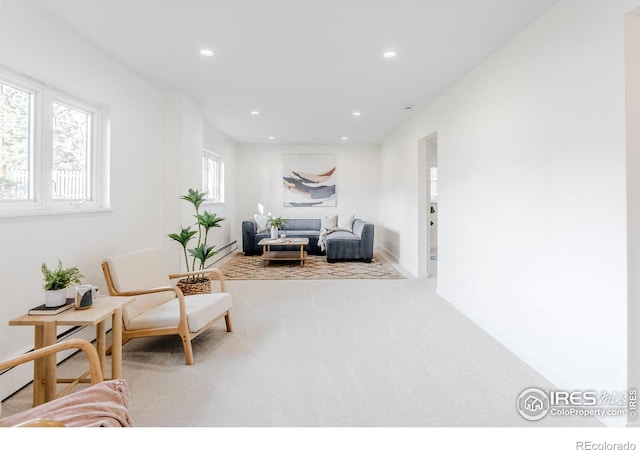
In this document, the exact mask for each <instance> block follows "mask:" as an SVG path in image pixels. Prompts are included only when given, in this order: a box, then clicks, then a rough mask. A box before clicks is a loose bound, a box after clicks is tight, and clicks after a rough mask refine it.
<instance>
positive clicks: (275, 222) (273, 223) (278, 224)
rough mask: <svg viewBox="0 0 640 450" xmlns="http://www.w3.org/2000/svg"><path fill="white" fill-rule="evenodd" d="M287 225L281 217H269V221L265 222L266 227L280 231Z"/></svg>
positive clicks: (285, 220)
mask: <svg viewBox="0 0 640 450" xmlns="http://www.w3.org/2000/svg"><path fill="white" fill-rule="evenodd" d="M286 224H287V219H283V218H282V217H281V216H278V217H276V216H271V217H270V218H269V220H267V225H268V226H270V227H272V228H277V229H278V230H281V229H282V228H284V226H285V225H286Z"/></svg>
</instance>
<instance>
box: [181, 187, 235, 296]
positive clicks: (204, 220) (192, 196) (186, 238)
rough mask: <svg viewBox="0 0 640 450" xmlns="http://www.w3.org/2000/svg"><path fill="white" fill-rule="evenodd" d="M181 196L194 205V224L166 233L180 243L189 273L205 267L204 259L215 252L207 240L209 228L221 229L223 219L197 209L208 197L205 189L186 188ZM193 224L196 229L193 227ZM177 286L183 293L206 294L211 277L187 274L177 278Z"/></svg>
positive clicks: (206, 259) (208, 290) (209, 290)
mask: <svg viewBox="0 0 640 450" xmlns="http://www.w3.org/2000/svg"><path fill="white" fill-rule="evenodd" d="M180 198H181V199H182V200H185V201H186V202H188V203H190V204H191V205H193V207H194V209H195V214H194V217H195V219H196V223H195V224H194V225H191V226H188V227H180V232H179V233H171V234H169V235H168V236H169V238H171V239H173V240H174V241H176V242H178V243H179V244H180V245H181V246H182V251H183V254H184V262H185V266H186V268H187V271H188V272H195V271H199V270H204V269H205V268H206V265H207V261H208V260H209V259H210V258H211V257H213V256H214V255H215V254H216V251H215V245H209V244H208V242H207V240H208V238H209V230H211V229H212V228H220V222H222V221H223V220H224V219H223V218H222V217H218V216H217V215H216V214H213V213H210V212H209V211H203V212H202V213H201V212H200V206H202V204H203V203H204V202H205V200H206V198H207V193H206V192H202V191H200V190H198V189H195V190H194V189H189V193H188V194H187V195H183V196H182V197H180ZM193 226H196V227H197V228H196V229H193V230H192V227H193ZM192 241H195V246H194V247H191V248H189V244H190V243H191V242H192ZM178 287H179V288H180V289H181V290H182V292H183V293H184V294H185V295H193V294H205V293H206V294H208V293H210V292H211V283H210V280H209V278H207V277H206V275H204V274H198V275H189V276H188V277H187V278H182V279H180V280H179V281H178Z"/></svg>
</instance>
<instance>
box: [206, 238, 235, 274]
mask: <svg viewBox="0 0 640 450" xmlns="http://www.w3.org/2000/svg"><path fill="white" fill-rule="evenodd" d="M237 248H238V241H231V242H229V243H228V244H224V245H223V246H222V247H220V248H218V249H217V250H216V254H215V255H213V258H212V260H211V263H210V264H209V265H208V266H207V268H209V267H211V266H213V265H214V264H215V263H217V262H218V261H220V260H221V259H222V258H224V257H225V256H227V255H228V254H229V253H232V252H234V251H235V250H236V249H237Z"/></svg>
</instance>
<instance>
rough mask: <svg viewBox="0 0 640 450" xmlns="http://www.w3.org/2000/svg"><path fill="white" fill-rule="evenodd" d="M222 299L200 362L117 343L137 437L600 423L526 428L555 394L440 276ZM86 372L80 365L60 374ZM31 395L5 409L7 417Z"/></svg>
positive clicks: (252, 285) (258, 284) (248, 285)
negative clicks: (529, 392) (537, 400)
mask: <svg viewBox="0 0 640 450" xmlns="http://www.w3.org/2000/svg"><path fill="white" fill-rule="evenodd" d="M228 291H229V292H231V293H232V294H233V298H234V306H233V310H232V320H233V324H234V331H233V332H232V333H227V332H226V331H225V328H224V321H222V320H221V321H219V322H217V323H216V324H214V326H213V327H212V328H211V329H209V330H208V331H206V332H205V333H203V334H202V335H200V336H199V337H198V338H197V339H195V340H194V341H193V346H194V348H193V350H194V356H195V364H194V365H192V366H187V365H186V364H185V360H184V352H183V350H182V344H181V341H180V339H179V338H178V337H176V336H164V337H149V338H140V339H134V340H132V341H131V342H128V343H127V344H125V346H124V349H123V350H124V351H123V367H122V373H123V377H124V378H125V379H126V380H127V381H128V383H129V385H130V388H131V402H130V413H131V417H132V418H133V422H134V425H135V426H136V427H172V428H175V427H187V428H189V430H187V431H186V432H185V433H184V434H181V435H182V436H183V440H184V439H185V438H186V442H195V441H193V434H192V433H193V431H192V430H191V428H192V427H215V428H216V429H219V428H220V427H599V426H602V423H601V422H599V421H598V420H597V419H595V418H593V417H570V416H568V417H561V416H548V417H545V418H544V419H543V420H540V421H537V422H531V421H527V420H525V419H523V418H522V417H521V416H520V415H519V414H518V412H517V410H516V400H517V398H518V395H519V394H520V393H521V392H522V391H523V390H524V389H526V388H530V387H538V388H541V389H553V386H552V385H551V384H550V383H549V382H548V381H547V380H546V379H544V378H543V377H542V376H540V374H538V373H536V372H535V371H534V370H533V369H532V368H531V367H529V366H528V365H527V364H525V363H524V362H523V361H521V360H520V359H518V358H517V357H516V356H515V355H514V354H513V353H511V352H510V351H509V350H507V349H506V348H505V347H504V346H502V345H500V344H499V343H498V342H497V341H496V340H495V339H493V338H492V337H491V336H489V335H488V334H487V333H486V332H485V331H483V330H482V329H480V328H479V327H478V326H477V325H476V324H474V323H473V322H471V321H470V320H469V319H468V318H466V317H465V316H464V315H462V314H461V313H460V312H459V311H458V310H456V309H455V308H454V307H453V306H451V305H450V304H449V303H447V302H446V301H444V300H443V299H442V298H440V297H439V296H438V295H437V294H436V293H435V280H434V279H427V280H421V279H410V278H406V279H402V280H310V281H306V280H289V281H273V280H270V281H229V283H228ZM107 359H110V358H107ZM83 362H84V358H82V357H81V356H79V355H74V356H72V357H71V358H69V359H68V360H67V361H65V362H63V363H62V364H60V366H59V368H58V374H59V375H60V376H62V377H66V376H71V375H73V374H77V373H79V372H81V370H77V369H80V368H82V369H84V367H86V364H80V363H83ZM107 364H108V365H110V364H109V362H107ZM32 392H33V391H32V385H31V384H30V385H29V386H27V387H26V388H25V389H23V390H21V391H20V392H18V393H17V394H16V395H14V396H12V397H11V398H9V399H8V400H6V401H4V402H3V405H2V406H3V408H2V413H3V416H4V415H10V414H12V413H14V412H17V410H21V409H24V408H28V407H29V405H30V403H31V400H32ZM153 432H154V433H157V431H156V430H154V431H153ZM218 436H219V432H218V431H216V434H215V435H212V436H211V438H212V439H218ZM189 439H191V441H189ZM105 442H109V443H110V445H112V446H113V442H112V441H111V440H105ZM212 442H214V440H212ZM215 442H217V441H215ZM574 442H575V440H574ZM95 444H96V442H94V443H93V444H92V445H93V446H95ZM298 444H300V442H298ZM334 444H335V443H334ZM394 444H395V446H398V445H397V444H398V442H397V441H394V442H392V443H390V444H389V446H391V445H394ZM175 445H176V443H175V442H174V443H173V446H174V447H175ZM573 445H575V444H573ZM263 446H264V445H263V443H258V444H257V445H256V447H260V448H263ZM303 446H304V445H303ZM154 447H155V446H154ZM225 447H226V445H225ZM312 447H314V448H316V447H317V446H312ZM354 447H355V448H357V447H359V445H358V443H354V445H352V446H350V447H349V448H354ZM402 447H406V446H405V445H402ZM425 447H429V446H425ZM516 447H517V446H514V447H513V448H516ZM323 448H324V447H323ZM336 448H340V447H339V446H338V447H336ZM436 448H444V447H438V446H436ZM446 448H454V447H450V446H447V447H446ZM457 448H466V447H457Z"/></svg>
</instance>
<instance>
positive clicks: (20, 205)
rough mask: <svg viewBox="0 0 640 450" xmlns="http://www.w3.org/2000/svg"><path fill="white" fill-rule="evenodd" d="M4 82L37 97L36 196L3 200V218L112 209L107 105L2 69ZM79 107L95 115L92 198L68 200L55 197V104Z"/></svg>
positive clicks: (33, 160) (34, 131)
mask: <svg viewBox="0 0 640 450" xmlns="http://www.w3.org/2000/svg"><path fill="white" fill-rule="evenodd" d="M0 82H1V83H3V84H7V85H10V86H12V87H15V88H17V89H20V90H24V91H28V92H30V93H31V94H32V95H33V102H32V105H33V111H32V119H33V120H32V124H31V130H30V132H31V134H32V138H33V140H32V145H31V149H32V153H31V160H30V162H29V165H30V169H29V170H30V174H31V175H32V180H31V186H30V190H31V189H32V191H31V192H33V197H32V198H30V199H27V200H0V218H2V217H14V216H22V215H44V214H57V213H72V212H87V211H92V210H93V211H97V210H108V208H109V193H108V191H109V182H108V177H109V167H108V161H109V158H108V147H109V146H108V135H109V114H108V109H107V108H106V107H104V106H101V105H97V104H95V103H92V102H88V101H84V100H80V99H78V98H76V97H74V96H73V95H71V94H68V93H65V92H62V91H59V90H57V89H55V88H53V87H51V86H48V85H46V84H44V83H41V82H39V81H37V80H33V79H31V78H29V77H26V76H24V75H21V74H17V73H15V72H13V71H11V70H9V69H7V68H5V67H1V66H0ZM54 102H56V103H61V104H64V105H67V106H70V107H72V108H77V109H79V110H82V111H84V112H87V113H89V114H90V115H91V139H90V146H91V150H90V155H89V158H90V160H89V167H88V170H87V176H88V177H89V179H90V186H88V188H89V189H90V192H91V198H88V199H83V200H64V199H54V198H53V186H52V184H53V183H52V182H51V181H52V180H51V173H52V168H53V124H52V115H53V103H54Z"/></svg>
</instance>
